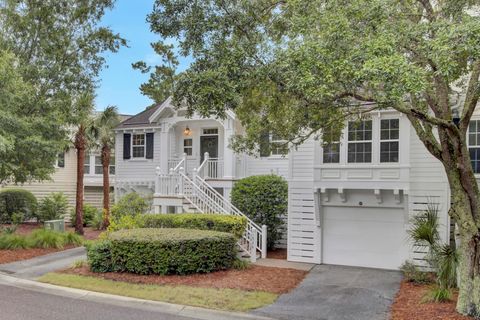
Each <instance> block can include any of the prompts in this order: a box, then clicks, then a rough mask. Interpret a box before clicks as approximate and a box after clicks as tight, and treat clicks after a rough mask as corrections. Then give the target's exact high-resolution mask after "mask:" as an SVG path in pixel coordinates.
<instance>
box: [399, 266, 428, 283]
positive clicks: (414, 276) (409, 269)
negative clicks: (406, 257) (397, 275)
mask: <svg viewBox="0 0 480 320" xmlns="http://www.w3.org/2000/svg"><path fill="white" fill-rule="evenodd" d="M400 271H402V273H403V277H404V278H405V280H407V281H408V282H414V283H419V284H420V283H422V284H423V283H429V282H431V277H430V275H429V274H428V272H424V271H421V270H420V269H419V268H418V267H417V266H416V265H415V264H414V263H413V262H411V261H406V262H405V263H404V264H403V265H402V266H401V267H400Z"/></svg>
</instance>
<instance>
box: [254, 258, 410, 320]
mask: <svg viewBox="0 0 480 320" xmlns="http://www.w3.org/2000/svg"><path fill="white" fill-rule="evenodd" d="M401 279H402V276H401V273H400V272H398V271H387V270H378V269H367V268H356V267H343V266H332V265H318V266H316V267H314V268H313V269H312V271H311V272H310V273H309V274H308V275H307V277H306V278H305V280H303V282H302V283H301V284H300V285H299V286H298V287H297V288H296V289H295V290H293V291H291V292H290V293H287V294H284V295H282V296H281V297H280V298H279V299H278V300H277V301H276V302H275V303H274V304H272V305H270V306H267V307H264V308H260V309H257V310H255V311H253V313H254V314H257V315H262V316H269V317H273V318H276V319H296V320H302V319H316V320H386V319H388V313H389V309H390V305H391V304H392V302H393V299H394V297H395V294H396V293H397V291H398V289H399V287H400V281H401Z"/></svg>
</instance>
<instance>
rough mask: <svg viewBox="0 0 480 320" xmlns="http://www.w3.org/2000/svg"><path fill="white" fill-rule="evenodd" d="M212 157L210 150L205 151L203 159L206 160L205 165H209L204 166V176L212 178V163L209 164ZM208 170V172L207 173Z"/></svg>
mask: <svg viewBox="0 0 480 320" xmlns="http://www.w3.org/2000/svg"><path fill="white" fill-rule="evenodd" d="M209 158H210V154H209V153H208V152H205V153H204V154H203V161H205V165H206V166H207V168H206V169H205V168H203V172H204V173H203V177H204V178H210V165H209V162H208V159H209ZM205 171H206V173H205Z"/></svg>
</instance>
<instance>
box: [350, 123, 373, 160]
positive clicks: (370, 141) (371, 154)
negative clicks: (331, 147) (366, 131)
mask: <svg viewBox="0 0 480 320" xmlns="http://www.w3.org/2000/svg"><path fill="white" fill-rule="evenodd" d="M367 121H370V132H371V134H370V140H350V123H355V122H357V121H348V122H347V128H346V129H347V139H346V140H347V143H346V145H347V146H346V153H345V156H346V159H345V162H346V163H347V164H373V163H374V155H375V153H374V149H373V141H374V130H373V128H374V120H373V119H367V120H361V122H362V123H365V122H367ZM360 143H361V144H368V143H370V161H363V162H357V161H349V160H348V155H349V152H348V147H349V146H350V144H360Z"/></svg>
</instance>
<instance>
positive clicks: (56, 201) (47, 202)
mask: <svg viewBox="0 0 480 320" xmlns="http://www.w3.org/2000/svg"><path fill="white" fill-rule="evenodd" d="M67 209H68V199H67V197H66V196H65V195H64V194H63V193H62V192H54V193H51V194H50V195H49V196H47V197H45V198H43V199H42V200H41V201H40V205H39V206H38V212H37V214H36V216H37V219H38V221H41V222H44V221H48V220H56V219H60V218H63V217H65V216H66V215H67Z"/></svg>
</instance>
